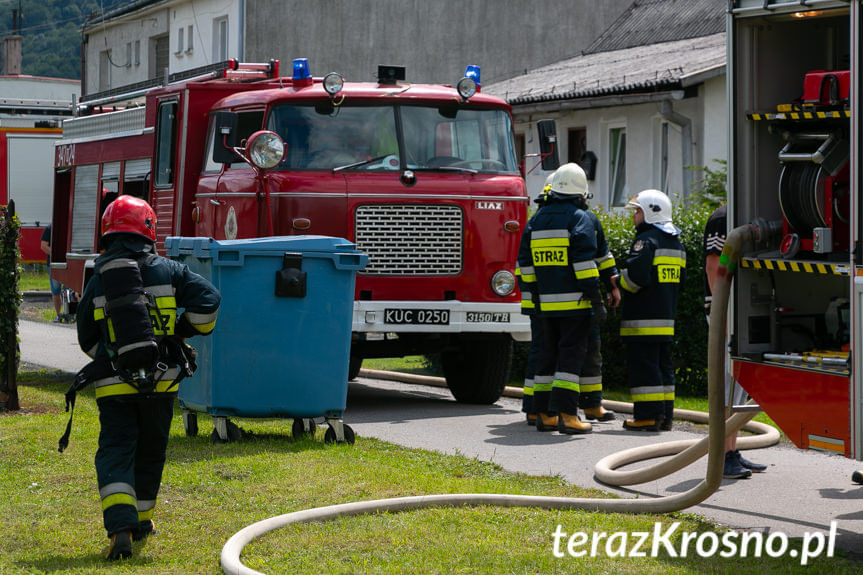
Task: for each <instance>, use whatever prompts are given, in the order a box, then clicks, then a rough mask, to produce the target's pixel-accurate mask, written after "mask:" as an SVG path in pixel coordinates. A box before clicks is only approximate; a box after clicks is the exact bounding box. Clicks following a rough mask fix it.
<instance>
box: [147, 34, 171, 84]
mask: <svg viewBox="0 0 863 575" xmlns="http://www.w3.org/2000/svg"><path fill="white" fill-rule="evenodd" d="M170 49H171V47H170V45H169V44H168V35H167V34H164V35H162V36H155V37H153V38H150V70H149V71H150V76H149V77H150V78H162V77H163V75H164V74H165V69H166V68H167V67H168V58H169V56H170V54H169V52H170Z"/></svg>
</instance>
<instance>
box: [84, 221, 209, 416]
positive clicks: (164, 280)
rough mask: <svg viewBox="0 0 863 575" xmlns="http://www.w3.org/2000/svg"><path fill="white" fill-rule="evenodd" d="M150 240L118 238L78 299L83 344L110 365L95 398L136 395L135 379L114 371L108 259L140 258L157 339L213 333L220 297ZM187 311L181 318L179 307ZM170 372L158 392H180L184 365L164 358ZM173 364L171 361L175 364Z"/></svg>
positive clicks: (99, 259)
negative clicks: (105, 272)
mask: <svg viewBox="0 0 863 575" xmlns="http://www.w3.org/2000/svg"><path fill="white" fill-rule="evenodd" d="M154 252H155V249H154V247H153V244H151V243H150V242H148V241H146V240H143V239H137V238H132V237H130V238H122V239H115V240H114V241H113V242H112V243H111V246H110V247H109V249H108V250H107V251H105V252H104V253H103V254H101V255H100V256H99V257H97V258H96V261H95V271H96V273H95V274H94V275H93V277H92V278H91V279H90V281H89V282H88V283H87V286H86V287H85V288H84V293H83V294H82V295H81V300H80V302H79V303H78V319H77V324H78V344H79V345H80V346H81V349H82V350H84V352H85V353H86V354H87V355H89V356H90V357H91V358H93V359H94V364H98V365H105V366H107V367H108V373H107V374H103V375H107V376H106V377H101V378H99V379H97V380H96V381H94V382H93V383H94V385H95V388H96V398H97V399H99V398H102V397H110V396H115V395H127V394H136V393H138V392H139V389H138V387H136V386H135V385H134V383H132V382H129V381H126V380H124V378H122V377H121V374H119V373H118V372H117V370H116V369H113V365H114V363H113V359H114V357H115V356H116V350H115V349H114V346H113V345H112V343H114V341H115V340H114V326H113V325H112V323H111V320H110V318H109V317H107V316H106V298H105V292H104V289H103V286H102V281H101V275H100V273H99V270H100V269H101V268H102V267H103V266H105V265H106V264H107V263H108V262H111V261H113V260H116V259H121V258H131V259H134V260H136V261H137V262H138V266H139V268H140V272H141V279H142V281H143V287H144V291H145V294H147V297H148V298H149V300H150V301H151V302H152V303H153V305H152V307H150V308H149V315H150V323H151V325H152V327H153V333H154V335H155V337H156V339H157V340H160V339H164V338H166V337H168V336H177V337H180V338H186V337H191V336H194V335H206V334H209V333H210V332H212V331H213V328H214V327H215V323H216V317H217V315H218V310H219V304H220V302H221V296H220V295H219V292H218V290H217V289H216V288H215V287H214V286H213V285H212V284H211V283H210V282H209V281H207V280H206V279H205V278H203V277H201V276H200V275H198V274H196V273H193V272H192V271H191V270H190V269H189V268H188V267H187V266H186V265H184V264H181V263H179V262H175V261H173V260H169V259H167V258H164V257H160V256H157V255H155V254H154ZM179 310H183V311H182V312H181V313H180V315H179V316H178V311H179ZM160 362H161V363H163V364H165V365H167V367H168V369H167V371H164V372H160V373H159V374H158V375H157V377H156V379H157V381H155V387H154V388H153V389H152V390H151V391H152V392H153V393H173V392H176V391H177V380H178V375H179V369H180V368H179V367H178V366H177V362H176V361H171V359H170V358H165V357H160ZM172 363H173V364H174V365H171V364H172Z"/></svg>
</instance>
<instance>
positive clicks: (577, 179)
mask: <svg viewBox="0 0 863 575" xmlns="http://www.w3.org/2000/svg"><path fill="white" fill-rule="evenodd" d="M551 191H552V192H555V193H557V194H561V195H564V196H581V197H582V198H584V199H588V198H590V194H589V193H588V191H587V176H586V175H585V174H584V170H582V169H581V166H579V165H578V164H573V163H569V164H564V165H562V166H561V167H559V168H558V169H557V171H556V172H555V173H553V174H552V177H551Z"/></svg>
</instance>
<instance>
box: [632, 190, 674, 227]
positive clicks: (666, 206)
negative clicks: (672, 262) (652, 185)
mask: <svg viewBox="0 0 863 575" xmlns="http://www.w3.org/2000/svg"><path fill="white" fill-rule="evenodd" d="M626 207H627V208H641V211H642V212H643V213H644V222H645V223H647V224H651V225H653V226H656V227H657V228H659V229H660V230H662V231H663V232H666V233H669V234H672V235H675V236H676V235H677V234H679V233H680V230H679V229H677V226H675V225H674V224H673V223H671V200H670V199H668V196H666V195H665V194H664V193H662V192H660V191H659V190H642V191H640V192H638V195H637V196H635V197H634V198H632V199H631V200H629V202H628V203H627V204H626Z"/></svg>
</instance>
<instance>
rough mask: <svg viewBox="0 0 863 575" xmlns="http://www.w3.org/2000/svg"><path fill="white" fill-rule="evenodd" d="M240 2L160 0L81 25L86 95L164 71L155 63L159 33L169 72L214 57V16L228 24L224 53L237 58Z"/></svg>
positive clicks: (144, 78) (151, 76) (125, 84)
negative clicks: (165, 42) (165, 41)
mask: <svg viewBox="0 0 863 575" xmlns="http://www.w3.org/2000/svg"><path fill="white" fill-rule="evenodd" d="M243 1H244V0H165V1H164V2H158V3H156V4H154V5H152V6H148V7H146V8H143V9H141V10H138V11H135V12H132V13H129V14H124V15H121V16H118V17H117V18H114V19H111V20H110V21H107V22H98V23H96V24H93V25H91V26H89V27H87V28H85V29H84V34H85V35H86V42H85V44H84V46H83V51H84V56H85V62H84V66H85V69H84V86H83V88H84V90H85V93H88V94H92V93H94V92H99V91H101V90H104V89H109V88H117V87H120V86H127V85H129V84H134V83H137V82H142V81H144V80H148V79H151V78H161V77H162V75H163V73H164V72H163V70H158V69H157V68H156V65H155V58H156V51H155V41H156V39H157V38H159V37H162V36H167V38H168V58H167V64H168V72H169V73H170V74H173V73H175V72H182V71H184V70H189V69H191V68H197V67H199V66H204V65H207V64H212V63H214V62H217V61H219V60H216V59H214V57H215V54H214V51H213V46H214V44H213V30H214V25H213V23H214V21H215V20H217V19H219V18H226V19H227V23H228V26H227V29H228V57H229V58H238V57H240V56H241V48H240V46H241V45H242V28H241V25H242V17H241V9H242V5H243ZM190 30H191V31H192V42H191V45H190V44H189V40H188V38H189V31H190ZM181 31H182V32H181ZM180 34H182V36H183V38H182V42H183V44H182V46H180ZM106 52H107V53H108V54H109V55H110V58H109V57H107V56H106ZM100 79H101V83H100ZM105 84H107V86H106V85H105Z"/></svg>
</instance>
